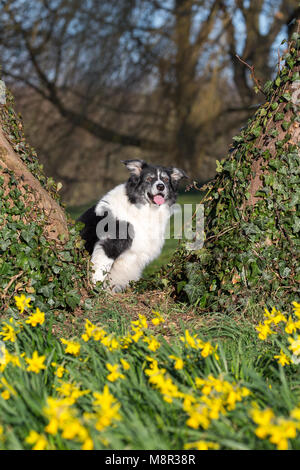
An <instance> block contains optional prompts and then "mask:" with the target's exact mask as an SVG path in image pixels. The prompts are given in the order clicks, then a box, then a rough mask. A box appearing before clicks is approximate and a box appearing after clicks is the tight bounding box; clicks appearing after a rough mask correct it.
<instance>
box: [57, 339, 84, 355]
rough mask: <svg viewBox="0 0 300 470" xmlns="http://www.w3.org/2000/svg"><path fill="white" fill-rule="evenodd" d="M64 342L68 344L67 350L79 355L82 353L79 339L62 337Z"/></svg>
mask: <svg viewBox="0 0 300 470" xmlns="http://www.w3.org/2000/svg"><path fill="white" fill-rule="evenodd" d="M60 340H61V342H62V343H63V344H65V345H66V348H65V352H66V353H69V354H72V355H73V356H79V354H80V343H78V341H71V340H67V339H64V338H61V339H60Z"/></svg>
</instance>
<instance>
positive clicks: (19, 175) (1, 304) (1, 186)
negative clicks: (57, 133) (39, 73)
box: [0, 82, 87, 315]
mask: <svg viewBox="0 0 300 470" xmlns="http://www.w3.org/2000/svg"><path fill="white" fill-rule="evenodd" d="M2 83H3V82H2ZM58 189H59V186H58V185H56V184H55V183H54V181H53V180H52V179H50V178H49V179H47V178H46V177H45V176H44V174H43V171H42V167H41V166H40V165H39V162H38V159H37V156H36V153H35V152H34V150H33V149H32V148H31V147H30V145H28V143H27V142H26V140H25V137H24V134H23V124H22V122H21V120H20V118H19V116H17V115H16V113H15V112H14V109H13V100H12V97H11V95H10V93H9V92H8V91H7V92H6V100H2V104H0V196H1V198H0V312H4V311H6V310H7V309H9V306H10V305H11V303H12V302H13V297H14V295H16V294H17V293H20V292H22V293H25V294H26V293H27V294H28V295H30V296H31V297H32V299H33V300H35V298H37V299H38V303H39V304H40V305H41V307H42V308H45V304H46V305H47V306H48V308H49V307H55V308H57V307H63V308H67V309H70V308H71V309H73V308H75V307H76V306H77V305H78V303H79V302H80V289H81V288H82V285H83V282H82V281H83V280H84V279H85V278H86V277H87V272H86V263H85V262H83V261H82V259H81V250H80V246H81V241H80V239H79V238H78V235H77V231H76V229H75V228H74V226H72V225H71V224H68V222H67V217H66V215H65V211H64V209H63V207H62V206H61V204H60V201H59V196H58ZM78 266H80V269H79V267H78ZM0 315H1V313H0Z"/></svg>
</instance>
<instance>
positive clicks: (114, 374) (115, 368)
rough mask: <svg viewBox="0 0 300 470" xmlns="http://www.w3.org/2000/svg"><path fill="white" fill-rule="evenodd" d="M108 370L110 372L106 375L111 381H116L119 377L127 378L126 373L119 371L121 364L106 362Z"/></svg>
mask: <svg viewBox="0 0 300 470" xmlns="http://www.w3.org/2000/svg"><path fill="white" fill-rule="evenodd" d="M106 368H107V370H108V371H109V372H110V374H108V376H107V377H106V378H107V380H109V381H110V382H115V381H116V380H117V379H125V375H123V374H121V373H120V372H119V364H114V365H112V364H109V363H107V364H106Z"/></svg>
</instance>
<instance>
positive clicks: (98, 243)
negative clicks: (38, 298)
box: [78, 160, 187, 292]
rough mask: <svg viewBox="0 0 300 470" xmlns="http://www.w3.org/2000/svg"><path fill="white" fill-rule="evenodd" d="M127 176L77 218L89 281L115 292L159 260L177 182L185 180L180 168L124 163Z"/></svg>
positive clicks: (144, 163)
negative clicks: (87, 255) (90, 271)
mask: <svg viewBox="0 0 300 470" xmlns="http://www.w3.org/2000/svg"><path fill="white" fill-rule="evenodd" d="M122 163H124V164H125V165H126V167H127V169H128V170H129V172H130V177H129V179H128V181H127V182H126V183H123V184H120V185H118V186H116V187H115V188H114V189H112V190H111V191H109V192H108V193H107V194H106V195H105V196H103V197H102V199H100V201H99V202H98V203H97V204H96V205H95V206H93V207H91V208H90V209H88V210H87V211H86V212H85V213H84V214H83V215H82V216H81V217H80V218H79V219H78V221H79V222H82V223H84V227H83V229H82V231H81V237H82V238H83V240H85V248H86V250H87V251H88V252H89V253H90V255H91V261H92V264H93V269H94V272H93V275H92V280H93V282H94V283H96V282H97V281H101V282H103V287H106V288H108V289H110V290H111V291H113V292H119V291H122V290H124V289H125V288H126V286H128V284H129V282H130V281H137V280H138V279H139V278H140V277H141V274H142V271H143V269H144V268H145V266H146V265H147V264H148V263H150V262H151V261H152V260H153V259H155V258H156V257H157V256H159V254H160V252H161V249H162V247H163V244H164V237H165V230H166V226H167V223H168V220H169V218H170V216H171V214H172V205H173V204H174V203H175V201H176V197H177V190H178V185H179V182H180V180H181V179H182V178H187V176H186V174H185V172H184V171H183V170H180V169H178V168H166V167H163V166H154V165H148V164H147V163H146V162H144V161H142V160H126V161H123V162H122Z"/></svg>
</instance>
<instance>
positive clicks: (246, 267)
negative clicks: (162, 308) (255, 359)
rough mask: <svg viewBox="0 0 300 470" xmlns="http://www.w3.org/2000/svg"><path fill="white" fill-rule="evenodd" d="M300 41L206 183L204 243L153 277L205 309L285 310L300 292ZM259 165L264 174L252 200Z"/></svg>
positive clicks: (181, 251) (202, 198) (182, 250)
mask: <svg viewBox="0 0 300 470" xmlns="http://www.w3.org/2000/svg"><path fill="white" fill-rule="evenodd" d="M299 46H300V39H299V35H298V36H297V38H296V39H295V42H294V43H293V44H292V46H291V47H290V51H289V54H288V55H286V56H285V65H284V67H283V68H282V69H281V71H280V73H279V74H278V76H277V77H276V79H275V80H274V82H268V83H267V84H266V85H265V88H264V91H265V93H266V95H267V96H266V103H265V104H264V105H262V106H261V107H260V108H259V109H258V110H257V111H256V113H255V115H254V116H253V118H252V119H250V120H249V122H248V124H247V126H246V127H245V128H244V129H243V130H242V132H241V133H240V135H238V136H235V137H234V138H233V145H232V148H231V149H230V152H229V155H228V157H227V158H226V159H224V160H222V161H221V162H220V163H218V167H217V176H216V178H215V179H214V181H213V182H211V183H210V184H208V185H207V186H206V187H205V188H203V191H202V195H201V196H200V197H199V203H203V204H204V207H205V235H206V241H205V243H204V247H203V248H202V249H201V250H198V251H197V252H189V251H187V250H186V249H185V247H184V245H182V246H181V247H180V249H179V250H178V251H177V252H176V253H175V255H174V258H173V259H172V260H171V263H170V264H169V265H168V266H166V267H165V268H164V270H163V271H162V272H160V278H159V277H158V278H157V279H156V284H155V282H154V284H155V285H156V286H157V285H158V284H161V283H162V281H164V280H165V279H167V280H168V285H171V286H172V285H173V286H174V285H175V289H174V295H175V296H176V297H177V298H179V299H183V300H188V301H189V302H191V303H193V304H196V305H198V307H200V308H203V309H204V310H206V311H207V310H212V309H213V310H214V311H216V310H222V311H225V312H233V311H235V312H236V311H240V312H242V311H244V309H245V308H246V307H247V305H248V304H249V302H253V303H255V304H259V305H262V306H264V305H266V304H267V305H268V303H270V302H271V303H272V305H274V304H276V305H277V306H279V307H280V306H283V305H284V304H285V303H286V302H290V301H292V300H295V298H296V296H297V293H298V292H299V279H300V266H299V248H300V246H299V245H300V243H299V232H300V213H299V202H300V184H299V183H300V166H299V148H300V145H299V143H298V144H297V143H296V144H292V143H291V142H290V138H291V134H290V133H289V132H290V129H291V125H292V124H294V123H295V122H300V118H299V107H298V106H296V104H295V103H293V102H292V96H291V94H290V89H291V86H292V84H293V82H294V81H295V80H299V68H300V57H299ZM279 135H280V138H278V137H279ZM255 162H257V163H259V165H260V179H259V185H258V190H257V192H256V193H255V194H254V195H252V197H253V196H254V197H255V198H257V199H256V200H255V203H251V201H250V197H251V195H250V192H251V181H253V178H254V176H255V175H254V170H253V165H254V164H255ZM176 285H177V287H178V288H176Z"/></svg>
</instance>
